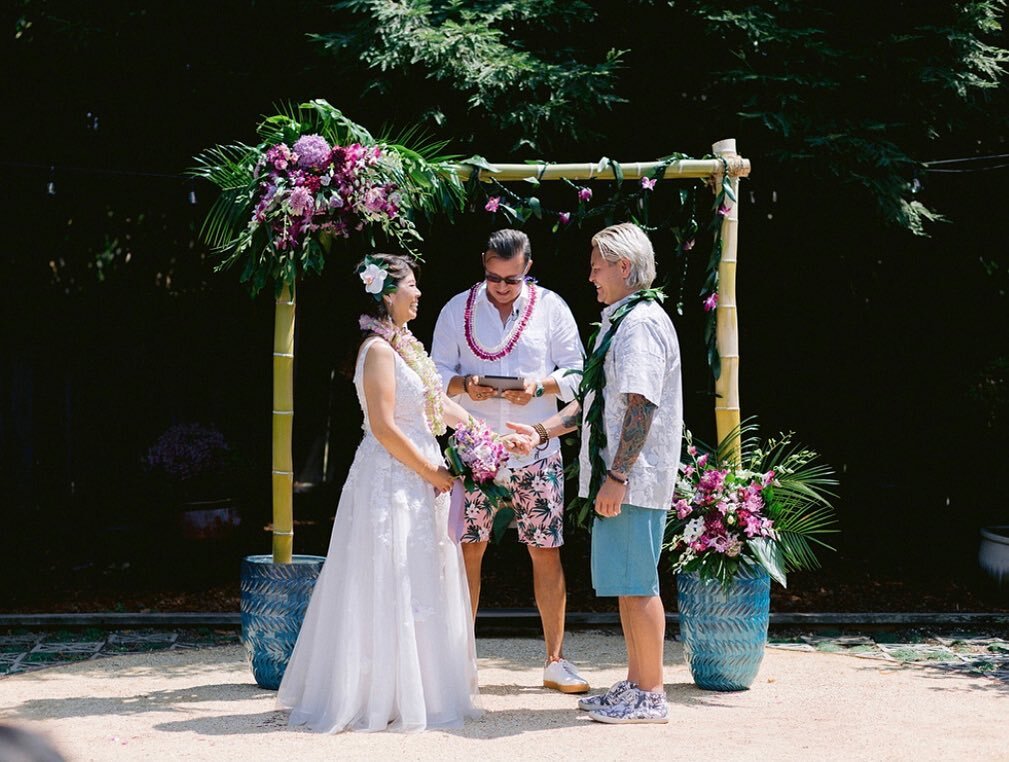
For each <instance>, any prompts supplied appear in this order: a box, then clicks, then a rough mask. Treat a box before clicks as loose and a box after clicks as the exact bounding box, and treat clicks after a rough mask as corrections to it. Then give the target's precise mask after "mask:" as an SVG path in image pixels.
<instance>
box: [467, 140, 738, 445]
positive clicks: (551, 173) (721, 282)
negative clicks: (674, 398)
mask: <svg viewBox="0 0 1009 762" xmlns="http://www.w3.org/2000/svg"><path fill="white" fill-rule="evenodd" d="M712 153H713V154H715V156H717V157H719V158H717V159H681V160H679V161H674V162H672V163H671V164H669V165H668V166H667V167H666V171H665V174H664V175H663V179H666V180H685V179H690V178H701V179H703V178H712V179H713V180H715V181H716V182H715V184H714V187H716V188H717V187H719V186H720V185H721V181H722V174H723V173H724V172H725V171H726V169H727V170H728V173H729V180H730V182H731V184H732V195H733V197H734V199H735V200H733V199H732V198H728V197H726V199H725V206H726V207H727V213H726V214H725V215H724V216H723V218H722V223H721V224H722V229H721V241H722V256H721V261H720V263H719V266H718V305H717V306H716V308H715V333H716V340H715V345H716V347H717V348H718V354H719V357H721V363H722V365H721V368H722V369H721V373H720V374H719V376H718V377H717V378H716V379H715V430H716V433H717V436H718V442H719V443H721V442H722V441H723V440H724V439H725V438H726V437H727V436H728V435H729V434H730V433H732V432H733V431H734V430H735V429H737V428H738V427H739V424H740V408H739V324H738V317H737V312H736V257H737V251H738V240H739V204H738V199H739V180H740V178H743V177H748V176H749V174H750V160H749V159H744V158H742V157H741V156H739V155H738V154H737V153H736V141H735V140H734V139H732V138H729V139H727V140H720V141H718V142H717V143H715V144H714V145H713V146H712ZM662 164H663V162H658V161H648V162H640V161H639V162H621V163H620V167H621V168H622V170H623V176H624V179H627V180H636V179H638V178H641V177H651V176H652V173H654V172H655V171H656V170H657V169H658V168H660V167H661V166H662ZM491 166H492V167H494V170H495V171H494V172H489V171H488V170H486V169H479V168H476V169H475V168H474V167H473V166H471V165H460V166H459V167H458V168H457V170H456V171H457V174H458V175H459V176H460V177H462V178H464V179H468V178H470V177H471V176H472V174H473V172H474V171H476V172H477V173H478V177H480V176H481V175H486V176H488V177H493V178H494V179H495V180H497V181H499V182H507V181H514V180H524V179H526V178H528V177H536V178H538V179H539V180H540V181H544V180H564V179H567V180H593V179H602V180H614V179H616V174H615V173H614V171H613V168H612V167H611V166H605V167H604V168H602V169H600V168H599V165H597V164H596V163H588V164H493V163H491ZM730 453H731V458H732V460H733V461H734V462H735V463H739V462H740V459H741V453H740V441H739V439H738V438H737V439H736V440H735V441H734V442H733V443H732V448H731V450H730Z"/></svg>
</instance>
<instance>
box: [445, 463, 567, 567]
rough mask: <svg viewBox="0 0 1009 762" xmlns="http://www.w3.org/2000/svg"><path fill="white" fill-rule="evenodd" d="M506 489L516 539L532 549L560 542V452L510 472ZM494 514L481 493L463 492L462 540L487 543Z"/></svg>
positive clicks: (561, 499)
mask: <svg viewBox="0 0 1009 762" xmlns="http://www.w3.org/2000/svg"><path fill="white" fill-rule="evenodd" d="M508 488H509V489H510V490H511V491H512V500H511V503H510V504H509V503H503V504H502V507H506V506H508V507H511V508H514V509H515V519H516V521H517V523H518V530H519V542H523V543H525V544H526V545H531V546H532V547H534V548H559V547H560V546H561V545H563V544H564V463H563V462H562V460H561V454H560V452H555V453H554V454H553V455H551V456H550V457H549V458H544V459H543V460H538V461H536V462H535V463H530V464H529V465H528V466H526V467H525V468H516V469H515V470H514V471H512V475H511V481H510V482H509V484H508ZM493 525H494V517H493V516H492V515H491V511H490V509H489V507H488V505H487V498H485V497H484V496H483V493H482V492H467V493H466V531H465V532H464V533H463V536H462V541H463V542H487V541H488V540H489V539H490V533H491V527H493Z"/></svg>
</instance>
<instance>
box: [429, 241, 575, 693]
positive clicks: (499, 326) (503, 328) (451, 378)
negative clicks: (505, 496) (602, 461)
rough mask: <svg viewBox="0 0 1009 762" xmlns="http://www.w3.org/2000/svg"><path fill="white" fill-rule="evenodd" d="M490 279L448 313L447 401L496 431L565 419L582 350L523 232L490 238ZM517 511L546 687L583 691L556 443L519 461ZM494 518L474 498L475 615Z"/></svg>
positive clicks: (468, 525) (440, 329)
mask: <svg viewBox="0 0 1009 762" xmlns="http://www.w3.org/2000/svg"><path fill="white" fill-rule="evenodd" d="M481 264H482V266H483V279H482V280H481V281H479V282H477V283H476V284H475V285H473V287H472V288H469V289H467V290H466V291H463V292H462V293H460V294H457V295H456V296H454V297H453V298H452V299H450V300H449V302H448V303H447V304H446V305H445V307H444V308H443V309H442V311H441V314H440V315H439V316H438V322H437V324H436V325H435V329H434V339H433V341H432V344H431V357H432V359H433V360H434V362H435V364H436V365H437V367H438V371H439V373H441V377H442V382H443V383H444V385H445V391H446V393H447V394H448V396H450V397H453V398H454V399H456V400H457V401H458V402H459V403H460V404H461V405H462V406H463V407H464V408H465V409H466V410H468V411H469V412H470V413H471V414H472V415H473V416H474V417H475V418H480V419H483V420H484V421H486V422H487V423H488V425H489V426H490V428H491V429H492V430H494V431H505V430H506V427H505V423H506V422H508V421H513V422H522V423H528V424H530V425H532V424H533V423H536V422H538V421H542V420H545V419H546V418H549V417H550V416H552V415H554V414H555V413H556V412H557V401H558V400H560V401H561V402H564V403H567V402H570V401H571V400H573V399H574V397H575V394H576V392H577V391H578V382H579V380H580V378H581V377H580V375H579V374H578V373H574V374H571V373H569V371H571V370H575V371H580V370H581V367H582V357H583V351H582V343H581V339H580V338H579V335H578V327H577V325H576V324H575V319H574V316H573V315H572V314H571V310H570V308H569V307H568V305H567V304H566V303H565V302H564V300H563V299H561V297H560V296H558V295H557V294H556V293H554V292H553V291H550V290H549V289H546V288H544V287H543V286H541V285H539V284H538V283H536V282H535V281H534V280H533V279H532V278H530V277H529V270H530V268H531V267H532V250H531V247H530V245H529V237H528V236H527V235H526V234H525V233H523V232H522V231H520V230H498V231H495V232H494V233H492V234H491V236H490V238H489V240H488V241H487V245H486V247H485V249H484V252H483V254H482V255H481ZM509 467H510V468H511V469H512V474H511V483H510V484H509V487H510V489H511V491H512V503H511V506H510V507H512V508H513V509H514V511H515V519H516V523H517V526H518V536H519V541H520V542H522V543H524V544H525V545H526V547H527V548H528V550H529V556H530V559H531V561H532V570H533V588H534V593H535V597H536V606H537V608H538V609H539V613H540V618H541V620H542V622H543V635H544V639H545V642H546V661H545V665H544V671H543V685H544V686H545V687H548V688H553V689H555V690H559V691H562V692H564V693H584V692H585V691H587V690H589V684H588V683H587V682H586V681H585V680H584V679H583V678H582V677H581V676H580V675H579V674H578V673H577V671H576V670H575V667H574V666H573V665H572V664H571V663H570V662H569V661H568V660H567V659H565V658H564V650H563V646H564V613H565V608H566V602H567V591H566V588H565V582H564V570H563V568H562V567H561V559H560V548H561V546H562V545H563V544H564V465H563V463H562V461H561V451H560V445H559V443H558V441H557V440H556V439H551V440H550V441H549V442H548V443H547V445H546V446H544V447H542V448H540V449H539V450H534V451H533V452H532V453H530V454H529V455H528V456H524V457H520V456H518V455H513V456H512V458H511V460H510V462H509ZM493 523H494V517H493V513H492V511H491V509H490V507H489V506H488V505H487V502H486V498H485V497H484V496H483V495H482V494H480V493H478V492H477V493H469V492H467V494H466V514H465V532H464V534H463V538H462V549H463V558H464V560H465V563H466V575H467V579H468V582H469V590H470V602H471V604H472V606H473V615H474V617H475V616H476V611H477V608H478V606H479V602H480V571H481V567H482V564H483V556H484V553H485V551H486V550H487V543H488V541H489V540H490V536H491V529H492V527H493Z"/></svg>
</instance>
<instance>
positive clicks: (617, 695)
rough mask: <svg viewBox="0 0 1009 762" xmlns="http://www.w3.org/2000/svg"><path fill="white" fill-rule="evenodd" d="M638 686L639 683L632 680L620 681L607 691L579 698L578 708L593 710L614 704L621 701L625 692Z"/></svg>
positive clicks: (587, 710)
mask: <svg viewBox="0 0 1009 762" xmlns="http://www.w3.org/2000/svg"><path fill="white" fill-rule="evenodd" d="M637 687H638V684H637V683H632V682H631V681H630V680H621V681H620V682H619V683H614V684H613V685H611V686H610V689H609V690H608V691H606V692H605V693H597V694H596V695H595V696H586V697H585V698H580V699H578V708H579V709H582V710H584V711H586V712H593V711H595V710H596V709H599V708H600V707H604V706H613V705H614V704H617V703H619V702H620V700H621V699H622V698H623V696H624V693H626V692H627V691H629V690H634V689H636V688H637Z"/></svg>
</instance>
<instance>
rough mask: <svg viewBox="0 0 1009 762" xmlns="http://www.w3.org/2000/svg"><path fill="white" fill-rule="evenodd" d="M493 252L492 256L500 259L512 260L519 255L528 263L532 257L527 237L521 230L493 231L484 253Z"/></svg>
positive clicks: (531, 249)
mask: <svg viewBox="0 0 1009 762" xmlns="http://www.w3.org/2000/svg"><path fill="white" fill-rule="evenodd" d="M488 251H493V252H494V256H496V257H498V258H500V259H514V258H515V257H517V256H518V255H519V254H522V255H523V256H524V257H525V261H526V262H528V261H529V260H530V259H532V257H533V248H532V246H531V245H530V244H529V236H527V235H526V234H525V233H523V232H522V231H521V230H512V229H511V228H505V229H504V230H495V231H494V232H493V233H491V234H490V238H488V239H487V246H486V247H485V248H484V253H485V254H486V252H488Z"/></svg>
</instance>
